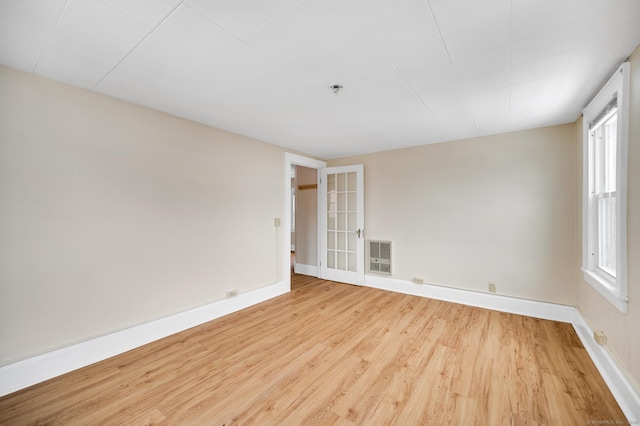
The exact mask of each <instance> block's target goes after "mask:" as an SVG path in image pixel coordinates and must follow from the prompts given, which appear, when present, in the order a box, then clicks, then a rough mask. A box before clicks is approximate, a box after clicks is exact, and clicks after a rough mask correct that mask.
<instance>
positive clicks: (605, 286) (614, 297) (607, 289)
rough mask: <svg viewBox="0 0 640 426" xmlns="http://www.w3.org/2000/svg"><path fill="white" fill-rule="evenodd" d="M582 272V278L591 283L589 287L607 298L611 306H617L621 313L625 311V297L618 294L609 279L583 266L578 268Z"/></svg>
mask: <svg viewBox="0 0 640 426" xmlns="http://www.w3.org/2000/svg"><path fill="white" fill-rule="evenodd" d="M580 270H582V273H583V277H584V280H585V281H586V282H588V283H589V284H591V287H593V288H594V289H596V290H597V291H598V293H600V295H601V296H602V297H604V298H605V299H607V300H608V301H609V302H610V303H611V304H612V305H613V306H615V307H616V308H618V310H619V311H620V312H622V313H623V314H626V313H627V301H628V299H627V298H626V297H622V296H620V295H619V294H618V292H617V289H616V288H615V286H614V285H612V284H611V282H610V281H608V280H605V279H603V277H602V276H601V275H600V274H597V273H595V272H594V271H589V270H587V269H584V268H580Z"/></svg>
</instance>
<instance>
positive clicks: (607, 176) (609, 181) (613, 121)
mask: <svg viewBox="0 0 640 426" xmlns="http://www.w3.org/2000/svg"><path fill="white" fill-rule="evenodd" d="M604 127H605V129H604V135H605V137H604V141H605V143H604V158H603V160H604V161H603V163H604V166H603V168H604V182H603V191H604V192H612V191H615V190H616V133H617V130H618V120H617V115H614V116H612V117H611V118H610V119H609V120H607V122H606V123H605V124H604Z"/></svg>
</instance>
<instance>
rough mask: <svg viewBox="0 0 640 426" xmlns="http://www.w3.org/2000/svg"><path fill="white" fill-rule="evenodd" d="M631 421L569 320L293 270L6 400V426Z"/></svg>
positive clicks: (1, 414) (1, 407)
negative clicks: (196, 322)
mask: <svg viewBox="0 0 640 426" xmlns="http://www.w3.org/2000/svg"><path fill="white" fill-rule="evenodd" d="M595 420H612V421H614V422H615V421H620V422H625V423H626V420H625V418H624V415H623V413H622V412H621V411H620V408H619V407H618V405H617V404H616V402H615V400H614V398H613V396H612V395H611V393H610V392H609V390H608V389H607V387H606V385H605V383H604V381H603V380H602V378H601V377H600V375H599V374H598V372H597V370H596V368H595V366H594V365H593V363H592V361H591V360H590V359H589V356H588V355H587V353H586V351H585V349H584V348H583V346H582V344H581V342H580V340H579V339H578V337H577V335H576V334H575V332H574V331H573V328H572V327H571V325H569V324H563V323H557V322H552V321H544V320H538V319H533V318H529V317H523V316H518V315H512V314H505V313H499V312H495V311H489V310H484V309H479V308H472V307H468V306H463V305H457V304H452V303H446V302H441V301H437V300H430V299H425V298H420V297H415V296H408V295H402V294H396V293H391V292H385V291H381V290H376V289H370V288H364V287H357V286H351V285H346V284H337V283H333V282H327V281H322V280H318V279H315V278H310V277H305V276H302V275H293V284H292V292H291V293H289V294H286V295H283V296H280V297H278V298H276V299H273V300H270V301H267V302H264V303H261V304H259V305H256V306H253V307H251V308H248V309H245V310H242V311H240V312H236V313H234V314H231V315H228V316H226V317H224V318H220V319H218V320H215V321H211V322H209V323H207V324H204V325H201V326H199V327H195V328H193V329H190V330H187V331H184V332H182V333H179V334H176V335H174V336H171V337H168V338H165V339H163V340H160V341H158V342H154V343H151V344H148V345H146V346H143V347H141V348H138V349H136V350H133V351H130V352H127V353H125V354H122V355H119V356H117V357H114V358H111V359H108V360H106V361H103V362H100V363H98V364H94V365H92V366H89V367H86V368H83V369H81V370H77V371H75V372H72V373H69V374H66V375H64V376H61V377H58V378H55V379H52V380H49V381H47V382H44V383H41V384H38V385H35V386H33V387H31V388H28V389H25V390H22V391H19V392H16V393H14V394H11V395H7V396H6V397H3V398H0V424H2V425H12V426H15V425H34V424H38V425H48V424H57V425H226V426H229V425H236V424H238V425H272V424H274V425H312V424H364V425H418V424H431V425H529V424H530V425H585V424H587V423H588V422H589V421H595Z"/></svg>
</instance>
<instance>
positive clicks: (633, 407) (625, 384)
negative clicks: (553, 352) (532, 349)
mask: <svg viewBox="0 0 640 426" xmlns="http://www.w3.org/2000/svg"><path fill="white" fill-rule="evenodd" d="M573 328H574V329H575V330H576V333H577V334H578V337H579V338H580V340H581V341H582V344H583V345H584V347H585V349H586V350H587V352H588V353H589V356H590V357H591V359H592V360H593V363H594V364H595V365H596V367H597V368H598V371H599V372H600V375H601V376H602V378H603V379H604V381H605V383H606V384H607V386H609V389H610V390H611V393H612V394H613V396H614V398H615V399H616V401H617V402H618V405H619V406H620V409H621V410H622V412H623V413H624V415H625V416H626V417H627V420H628V421H629V424H637V423H638V422H639V421H640V390H639V389H636V388H635V387H634V385H633V384H632V383H631V381H630V380H629V378H628V377H627V375H626V373H625V372H624V370H622V368H620V366H619V365H618V362H617V361H616V360H615V358H614V357H613V356H612V355H611V353H610V352H609V351H608V350H607V348H606V347H605V346H600V345H599V344H598V343H596V341H595V340H594V339H593V330H592V329H591V327H589V325H588V324H587V322H586V321H585V319H584V317H583V316H582V314H581V313H580V311H579V310H578V309H576V313H575V319H574V321H573Z"/></svg>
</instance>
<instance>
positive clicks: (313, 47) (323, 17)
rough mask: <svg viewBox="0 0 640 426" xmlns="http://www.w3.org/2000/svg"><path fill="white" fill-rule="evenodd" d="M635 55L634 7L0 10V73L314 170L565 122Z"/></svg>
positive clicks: (3, 4)
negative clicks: (272, 148)
mask: <svg viewBox="0 0 640 426" xmlns="http://www.w3.org/2000/svg"><path fill="white" fill-rule="evenodd" d="M639 43H640V0H418V1H413V0H0V63H2V64H4V65H8V66H10V67H13V68H17V69H20V70H23V71H27V72H32V73H34V74H38V75H41V76H44V77H48V78H51V79H54V80H58V81H62V82H65V83H68V84H71V85H74V86H78V87H82V88H86V89H90V90H93V91H95V92H99V93H103V94H106V95H110V96H114V97H116V98H120V99H125V100H127V101H131V102H134V103H136V104H140V105H145V106H148V107H151V108H155V109H158V110H161V111H165V112H168V113H171V114H174V115H177V116H180V117H185V118H188V119H191V120H195V121H199V122H202V123H205V124H208V125H211V126H215V127H219V128H222V129H226V130H229V131H232V132H236V133H239V134H243V135H247V136H251V137H254V138H257V139H260V140H263V141H267V142H271V143H273V144H276V145H281V146H284V147H287V148H290V149H295V150H298V151H302V152H305V153H308V154H311V155H317V156H320V157H324V158H333V157H340V156H345V155H350V154H357V153H365V152H374V151H382V150H388V149H393V148H399V147H407V146H414V145H423V144H428V143H434V142H442V141H448V140H456V139H463V138H468V137H473V136H479V135H488V134H494V133H503V132H508V131H513V130H521V129H527V128H533V127H541V126H548V125H554V124H561V123H568V122H573V121H575V120H576V118H577V117H578V116H579V114H580V113H581V111H582V109H583V107H584V106H585V105H586V103H587V102H588V101H589V99H590V98H591V97H592V96H593V95H594V94H595V93H596V92H597V90H598V88H599V87H600V86H601V85H602V84H603V83H604V81H606V79H607V78H608V77H609V75H610V74H611V73H612V72H613V70H614V69H615V68H616V67H617V66H618V65H619V64H620V63H621V62H622V61H624V59H625V58H626V57H627V56H628V55H629V54H630V53H631V52H632V51H633V49H634V48H635V47H636V46H637V45H638V44H639ZM334 83H340V84H342V85H343V86H344V89H343V90H342V91H341V93H340V94H339V96H335V95H333V94H332V92H331V90H330V89H329V86H330V85H331V84H334Z"/></svg>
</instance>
